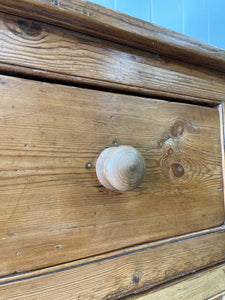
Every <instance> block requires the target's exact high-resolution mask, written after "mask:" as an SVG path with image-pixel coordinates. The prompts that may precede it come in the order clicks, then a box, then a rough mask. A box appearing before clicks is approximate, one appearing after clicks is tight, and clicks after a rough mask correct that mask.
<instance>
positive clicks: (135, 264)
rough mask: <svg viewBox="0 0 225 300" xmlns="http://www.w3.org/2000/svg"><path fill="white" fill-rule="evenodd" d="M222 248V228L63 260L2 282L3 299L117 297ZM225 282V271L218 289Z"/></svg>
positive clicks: (175, 274)
mask: <svg viewBox="0 0 225 300" xmlns="http://www.w3.org/2000/svg"><path fill="white" fill-rule="evenodd" d="M218 230H219V229H218ZM224 249H225V232H224V228H221V231H220V232H217V233H215V232H214V233H209V234H204V235H202V236H198V237H195V238H189V237H188V236H187V238H186V239H183V240H179V241H177V242H175V241H172V240H171V241H170V242H169V241H168V242H167V243H165V244H162V245H158V246H155V245H154V243H152V244H149V245H148V247H147V248H146V249H142V250H141V249H139V250H138V251H134V252H130V253H127V254H126V255H119V256H112V257H111V258H108V259H101V256H100V257H99V259H98V258H96V259H95V261H93V262H90V261H89V262H88V263H85V260H81V261H78V262H74V263H73V264H72V263H70V264H68V265H67V264H65V265H63V266H61V268H63V267H64V270H62V269H61V271H56V270H55V271H50V270H52V268H51V269H49V271H50V273H48V269H46V270H45V272H46V273H45V274H44V273H43V270H40V271H35V272H31V273H30V274H28V275H29V276H30V277H27V278H26V279H22V278H21V279H19V278H18V280H17V281H14V282H13V281H11V282H8V283H5V284H1V285H0V295H2V297H4V299H7V300H8V299H14V300H17V299H19V300H23V299H29V300H34V299H35V300H36V299H40V300H42V299H44V300H48V299H49V300H50V299H51V300H52V299H57V300H61V299H62V300H64V299H68V300H70V299H71V300H72V299H84V300H89V299H98V300H99V299H119V298H122V297H124V296H128V295H131V294H136V293H139V292H143V291H145V290H148V289H150V288H153V287H155V286H157V285H159V284H161V283H163V282H166V281H168V280H174V279H176V278H179V277H182V276H184V275H187V274H189V273H192V272H195V271H197V270H199V269H201V268H204V267H206V266H210V265H211V266H212V265H214V264H215V263H217V262H221V261H224V260H225V253H224ZM82 262H83V263H82ZM219 272H220V271H219ZM39 273H40V274H39ZM216 274H218V273H216ZM219 275H220V274H219ZM12 279H13V278H12ZM223 280H224V275H222V277H221V279H220V280H219V281H218V285H217V288H218V287H219V286H221V284H222V283H223ZM214 290H216V287H215V289H214ZM181 293H182V292H181V291H180V294H181ZM154 299H155V298H154ZM161 299H163V298H161ZM171 299H172V298H171ZM189 299H190V298H189ZM198 299H200V298H198Z"/></svg>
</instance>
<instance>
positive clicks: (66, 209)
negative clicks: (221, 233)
mask: <svg viewBox="0 0 225 300" xmlns="http://www.w3.org/2000/svg"><path fill="white" fill-rule="evenodd" d="M0 83H1V84H0V94H1V98H0V105H1V118H0V137H1V138H0V236H1V247H0V257H1V270H0V274H1V275H4V274H9V273H12V272H15V271H25V270H30V269H36V268H41V267H44V266H48V265H53V264H58V263H61V262H65V261H71V260H74V259H78V258H81V257H87V256H91V255H95V254H97V253H103V252H106V251H111V250H114V249H119V248H122V247H127V246H130V245H134V244H140V243H144V242H147V241H153V240H159V239H163V238H166V237H171V236H175V235H180V234H184V233H189V232H193V231H198V230H202V229H206V228H210V227H214V226H217V225H220V224H222V223H223V220H224V213H223V188H222V186H223V183H222V181H223V180H222V162H221V161H222V159H221V156H222V155H221V138H220V114H219V112H218V110H217V108H209V107H204V106H198V105H189V104H183V103H173V102H167V101H161V100H154V99H148V98H142V97H133V96H126V95H119V94H113V93H107V92H100V91H94V90H87V89H81V88H74V87H69V86H63V85H56V84H50V83H42V82H35V81H31V80H25V79H17V78H13V77H6V76H1V81H0ZM115 141H117V143H119V144H124V145H131V146H133V147H135V148H137V149H138V150H139V151H140V152H141V153H142V155H143V157H144V159H145V163H146V173H145V178H144V181H143V183H142V184H141V186H140V187H139V188H137V189H135V190H134V191H130V192H126V193H120V192H116V191H109V190H107V189H105V188H104V187H102V186H100V185H99V182H98V180H97V178H96V174H95V163H96V159H97V157H98V155H99V154H100V152H101V151H102V150H103V149H105V148H107V147H109V146H111V145H112V144H113V143H114V142H115ZM88 162H89V163H91V164H92V167H91V168H87V167H86V166H87V163H88Z"/></svg>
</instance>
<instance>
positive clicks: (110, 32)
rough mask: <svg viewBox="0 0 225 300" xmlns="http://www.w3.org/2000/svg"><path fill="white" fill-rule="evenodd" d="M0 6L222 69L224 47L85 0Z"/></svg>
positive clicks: (28, 0) (26, 0)
mask: <svg viewBox="0 0 225 300" xmlns="http://www.w3.org/2000/svg"><path fill="white" fill-rule="evenodd" d="M28 8H29V9H28ZM0 10H1V11H3V12H7V13H11V14H16V15H20V16H23V17H27V18H31V19H34V20H37V21H39V20H41V21H44V22H47V23H50V24H55V25H57V26H60V27H65V28H68V29H72V30H75V31H78V32H82V33H85V34H88V35H92V36H97V37H100V38H103V39H105V40H109V41H115V42H117V43H120V44H123V45H128V46H131V47H132V48H137V49H141V50H146V51H148V52H149V51H150V52H153V53H157V54H162V55H163V56H166V57H173V58H176V59H179V60H182V61H185V62H189V63H193V64H197V65H200V66H205V67H209V68H213V69H216V70H221V71H223V72H224V71H225V52H224V50H222V49H218V48H216V47H213V46H211V45H208V44H205V43H203V42H199V41H197V40H195V39H193V38H190V37H187V36H184V35H181V34H179V33H176V32H173V31H170V30H168V29H165V28H162V27H160V26H157V25H153V24H150V23H148V22H145V21H143V20H138V19H135V18H133V17H130V16H127V15H125V14H122V13H119V12H115V11H113V10H110V9H107V8H104V7H102V6H98V5H96V4H94V3H91V2H88V1H81V0H57V1H53V0H20V1H17V0H7V1H1V2H0Z"/></svg>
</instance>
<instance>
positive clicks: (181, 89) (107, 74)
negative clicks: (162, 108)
mask: <svg viewBox="0 0 225 300" xmlns="http://www.w3.org/2000/svg"><path fill="white" fill-rule="evenodd" d="M0 31H1V36H0V43H1V47H0V62H1V63H2V64H3V65H1V69H6V71H7V70H8V72H9V71H11V70H12V65H13V66H15V70H16V66H19V67H25V68H26V70H25V71H24V69H23V71H22V72H23V73H27V76H31V75H33V76H35V75H36V76H39V77H42V78H43V77H44V76H45V77H48V78H50V79H54V80H62V79H63V80H65V81H70V82H71V81H73V82H74V83H79V84H80V83H83V84H92V86H93V85H95V88H96V86H98V87H102V88H105V87H107V88H111V89H112V88H113V89H117V90H118V89H120V90H123V91H124V92H125V91H129V92H135V93H139V94H140V93H142V94H149V95H153V94H154V95H156V96H158V97H160V96H162V97H171V98H175V99H179V100H180V98H182V99H187V100H189V101H193V99H194V100H195V101H197V100H198V101H200V102H201V103H202V101H207V100H215V101H222V100H225V86H224V81H225V74H222V73H216V72H215V71H214V72H213V71H209V70H208V71H207V70H206V69H203V68H197V67H192V68H190V65H188V64H185V63H180V62H178V61H174V60H170V59H168V58H166V57H161V56H156V55H153V54H151V53H147V52H144V51H138V50H135V49H131V48H128V47H123V46H119V45H116V44H114V43H109V42H106V41H103V40H98V39H94V38H90V37H88V36H84V35H79V34H77V33H73V32H71V31H68V30H62V29H58V28H55V27H52V26H49V25H45V24H41V23H34V22H31V21H29V20H25V19H20V18H17V17H11V16H7V15H1V16H0ZM12 44H13V47H12ZM4 65H5V67H4ZM7 66H8V67H7ZM9 66H10V68H9ZM15 70H14V72H15ZM46 73H48V75H46ZM23 76H24V74H23ZM165 78H166V80H165Z"/></svg>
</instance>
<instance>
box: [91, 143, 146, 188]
mask: <svg viewBox="0 0 225 300" xmlns="http://www.w3.org/2000/svg"><path fill="white" fill-rule="evenodd" d="M144 173H145V161H144V158H143V156H142V155H141V153H140V152H139V151H138V150H137V149H135V148H134V147H131V146H119V147H110V148H107V149H105V150H104V151H102V153H101V154H100V155H99V157H98V160H97V163H96V174H97V177H98V180H99V181H100V183H101V184H102V185H103V186H104V187H106V188H108V189H110V190H118V191H121V192H125V191H130V190H133V189H135V188H136V187H138V185H139V184H140V183H141V181H142V179H143V177H144Z"/></svg>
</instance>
